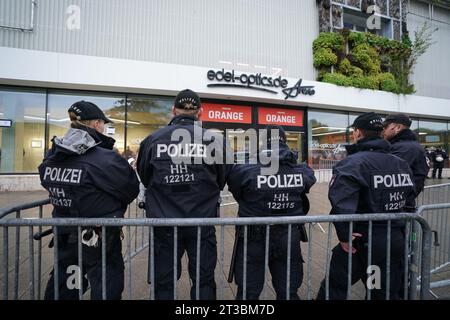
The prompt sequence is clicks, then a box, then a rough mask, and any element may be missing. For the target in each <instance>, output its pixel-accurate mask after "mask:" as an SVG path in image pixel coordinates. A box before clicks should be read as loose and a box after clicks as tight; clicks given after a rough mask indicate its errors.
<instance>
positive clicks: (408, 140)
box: [390, 129, 430, 196]
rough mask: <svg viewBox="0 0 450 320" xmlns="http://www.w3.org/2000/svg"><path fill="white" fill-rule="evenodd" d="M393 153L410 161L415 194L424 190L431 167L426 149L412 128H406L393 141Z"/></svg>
mask: <svg viewBox="0 0 450 320" xmlns="http://www.w3.org/2000/svg"><path fill="white" fill-rule="evenodd" d="M390 143H391V153H392V154H394V155H396V156H398V157H400V158H402V159H403V160H405V161H406V162H408V164H409V167H410V168H411V171H412V173H413V176H414V183H415V185H416V190H415V196H418V195H419V193H421V192H422V190H423V187H424V185H425V179H426V177H427V175H428V170H429V169H430V167H429V165H428V162H427V154H426V152H425V149H424V148H423V147H422V146H421V145H420V143H419V142H418V141H417V136H416V134H415V133H414V132H412V131H411V130H410V129H404V130H402V131H400V132H399V133H398V135H396V136H395V137H394V138H393V139H392V140H391V141H390Z"/></svg>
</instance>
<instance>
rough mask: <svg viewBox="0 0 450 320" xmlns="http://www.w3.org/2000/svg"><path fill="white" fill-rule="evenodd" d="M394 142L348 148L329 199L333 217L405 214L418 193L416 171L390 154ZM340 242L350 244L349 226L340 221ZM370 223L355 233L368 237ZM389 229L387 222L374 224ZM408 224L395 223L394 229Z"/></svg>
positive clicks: (366, 141) (364, 143) (372, 141)
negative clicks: (407, 206)
mask: <svg viewBox="0 0 450 320" xmlns="http://www.w3.org/2000/svg"><path fill="white" fill-rule="evenodd" d="M390 147H391V145H390V143H389V142H387V141H385V140H383V139H381V138H373V139H362V140H360V141H358V142H357V143H356V144H353V145H350V146H346V149H347V153H348V156H347V158H346V159H344V160H342V161H340V162H338V163H337V164H336V165H335V166H334V168H333V176H332V179H331V181H330V187H329V192H328V198H329V200H330V203H331V207H332V209H331V214H354V213H361V214H367V213H394V212H401V211H402V210H403V207H404V206H405V204H406V200H407V199H408V198H409V197H410V196H411V195H413V194H414V192H415V186H414V179H413V174H412V171H411V169H410V167H409V165H408V163H407V162H406V161H404V160H403V159H401V158H399V157H397V156H395V155H393V154H389V152H390ZM334 225H335V227H336V232H337V236H338V238H339V241H341V242H348V236H349V234H348V233H349V223H348V222H338V223H335V224H334ZM367 225H368V223H367V222H361V223H354V226H353V232H357V233H362V234H363V236H365V235H367ZM373 225H374V227H380V226H382V227H385V226H386V222H380V223H377V222H374V223H373ZM403 225H404V223H402V222H399V221H398V222H395V221H393V222H392V227H401V226H403Z"/></svg>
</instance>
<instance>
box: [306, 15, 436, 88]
mask: <svg viewBox="0 0 450 320" xmlns="http://www.w3.org/2000/svg"><path fill="white" fill-rule="evenodd" d="M434 31H435V30H431V29H430V26H429V25H426V24H425V25H424V26H423V27H422V28H421V29H420V30H418V31H416V32H415V41H414V42H411V40H410V39H409V37H408V35H407V34H406V35H404V36H403V38H402V41H396V40H391V39H388V38H385V37H381V36H378V35H376V34H372V33H359V32H351V31H349V30H346V29H344V30H341V31H339V32H321V33H320V34H319V37H318V38H317V39H315V40H314V42H313V54H314V67H316V68H317V69H319V77H318V80H319V81H323V82H328V83H333V84H336V85H339V86H346V87H349V86H353V87H357V88H362V89H373V90H383V91H389V92H393V93H398V94H411V93H414V92H415V90H414V85H413V84H412V83H410V80H409V78H410V75H411V74H412V71H413V68H414V65H415V64H416V62H417V58H418V57H419V56H420V55H422V54H423V53H425V51H426V50H427V49H428V48H429V47H430V46H431V45H432V44H433V42H432V41H431V39H432V33H433V32H434Z"/></svg>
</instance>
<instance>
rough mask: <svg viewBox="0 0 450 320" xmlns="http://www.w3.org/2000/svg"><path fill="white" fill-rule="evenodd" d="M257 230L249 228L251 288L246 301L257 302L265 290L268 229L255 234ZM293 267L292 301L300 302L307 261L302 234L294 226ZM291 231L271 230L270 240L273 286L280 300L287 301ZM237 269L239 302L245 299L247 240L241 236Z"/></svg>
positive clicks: (290, 287)
mask: <svg viewBox="0 0 450 320" xmlns="http://www.w3.org/2000/svg"><path fill="white" fill-rule="evenodd" d="M252 229H255V227H253V226H249V227H248V230H249V231H248V240H247V281H246V282H247V285H246V299H249V300H257V299H259V296H260V294H261V291H262V289H263V288H264V272H265V265H264V263H265V261H264V259H265V247H266V241H265V238H266V237H265V227H264V228H260V230H261V231H259V230H257V231H253V230H252ZM291 236H292V237H291V265H290V282H289V283H290V284H289V297H290V299H291V300H298V299H299V296H298V294H297V291H298V289H299V288H300V285H301V284H302V281H303V258H302V253H301V248H300V231H299V229H298V228H297V227H296V226H292V234H291ZM287 241H288V227H287V226H274V227H271V228H270V236H269V257H268V258H269V259H268V260H269V261H268V262H269V270H270V273H271V275H272V284H273V287H274V289H275V292H276V295H277V299H279V300H282V299H286V284H287V277H286V271H287V253H288V242H287ZM235 259H236V260H235V265H234V275H235V281H236V284H237V285H238V291H237V295H236V299H237V300H241V299H242V298H243V288H244V237H243V236H239V238H238V244H237V248H236V256H235Z"/></svg>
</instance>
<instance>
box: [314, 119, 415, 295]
mask: <svg viewBox="0 0 450 320" xmlns="http://www.w3.org/2000/svg"><path fill="white" fill-rule="evenodd" d="M352 127H353V128H354V131H353V140H354V144H352V145H349V146H347V148H346V149H347V153H348V157H347V158H346V159H344V160H342V161H340V162H339V163H338V164H336V166H335V167H334V168H333V177H332V180H331V182H330V188H329V193H328V197H329V199H330V202H331V206H332V209H331V214H354V213H361V214H368V213H383V212H385V213H394V212H401V211H403V207H404V206H405V204H406V199H408V197H410V196H411V195H414V192H415V189H414V188H415V186H414V178H413V174H412V172H411V169H410V168H409V165H408V163H407V162H406V161H404V160H402V159H400V158H399V157H397V156H395V155H392V154H390V153H389V152H390V148H391V146H390V144H389V142H387V141H386V140H384V139H382V138H381V131H382V130H383V124H382V119H381V117H380V116H379V115H377V114H375V113H373V112H370V113H365V114H362V115H360V116H359V117H357V118H356V119H355V121H354V123H353V125H352ZM334 225H335V228H336V233H337V237H338V239H339V241H340V243H339V244H338V245H337V246H336V247H335V248H334V249H333V254H332V258H331V265H330V277H329V281H330V282H329V298H330V299H345V298H346V296H347V272H348V268H349V266H348V253H349V250H350V248H349V223H348V222H339V223H335V224H334ZM391 227H392V230H391V231H392V232H391V244H390V245H391V260H390V298H391V299H399V298H400V296H399V293H400V286H401V283H402V282H401V280H402V279H401V275H402V270H403V265H404V262H403V255H404V253H403V250H404V235H403V232H402V230H403V227H404V223H402V222H400V221H392V225H391ZM386 233H387V222H385V221H383V222H374V223H373V228H372V265H375V266H378V267H379V268H380V271H381V272H380V274H379V275H380V277H381V288H380V289H376V288H374V289H373V290H372V297H373V298H374V299H385V294H386V278H385V276H386V248H387V242H386V239H387V234H386ZM352 239H353V245H352V254H353V257H352V265H351V266H350V267H351V271H352V279H351V283H352V284H354V283H356V282H357V281H359V280H362V281H363V282H364V284H366V277H367V275H366V272H367V267H368V266H367V255H368V222H355V223H353V234H352ZM325 287H326V284H325V280H324V281H323V282H322V285H321V287H320V290H319V293H318V297H317V298H318V299H325Z"/></svg>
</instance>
